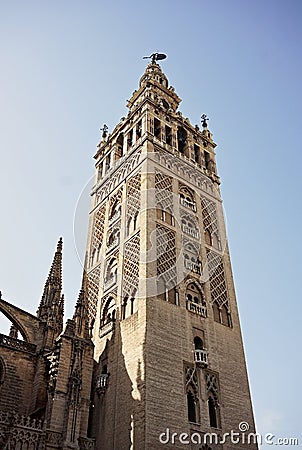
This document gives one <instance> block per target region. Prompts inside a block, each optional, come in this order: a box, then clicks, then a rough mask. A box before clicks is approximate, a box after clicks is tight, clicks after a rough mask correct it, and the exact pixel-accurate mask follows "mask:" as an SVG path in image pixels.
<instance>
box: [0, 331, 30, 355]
mask: <svg viewBox="0 0 302 450" xmlns="http://www.w3.org/2000/svg"><path fill="white" fill-rule="evenodd" d="M0 346H2V347H8V348H11V349H13V350H19V351H21V352H27V353H35V351H36V348H37V346H36V345H35V344H31V343H29V342H26V341H21V340H20V339H15V338H11V337H10V336H6V335H5V334H0Z"/></svg>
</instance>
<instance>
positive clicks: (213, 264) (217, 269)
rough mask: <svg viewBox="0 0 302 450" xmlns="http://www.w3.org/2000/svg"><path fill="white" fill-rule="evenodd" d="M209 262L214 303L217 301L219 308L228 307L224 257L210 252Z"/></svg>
mask: <svg viewBox="0 0 302 450" xmlns="http://www.w3.org/2000/svg"><path fill="white" fill-rule="evenodd" d="M207 260H208V271H209V279H210V289H211V300H212V303H214V302H215V301H216V302H217V303H218V305H219V306H222V305H223V304H227V305H228V294H227V287H226V283H225V274H224V268H223V260H222V256H221V255H219V254H217V253H215V252H213V251H209V252H208V254H207Z"/></svg>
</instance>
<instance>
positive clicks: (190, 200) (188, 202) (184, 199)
mask: <svg viewBox="0 0 302 450" xmlns="http://www.w3.org/2000/svg"><path fill="white" fill-rule="evenodd" d="M179 202H180V204H181V205H182V206H185V207H186V208H189V209H191V210H192V211H194V212H196V205H195V199H194V194H193V192H192V191H191V190H190V189H188V188H186V187H182V188H181V189H180V191H179Z"/></svg>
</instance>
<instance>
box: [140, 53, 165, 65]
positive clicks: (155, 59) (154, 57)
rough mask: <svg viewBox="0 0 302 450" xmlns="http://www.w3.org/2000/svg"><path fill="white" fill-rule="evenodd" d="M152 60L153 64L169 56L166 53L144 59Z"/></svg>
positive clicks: (153, 54)
mask: <svg viewBox="0 0 302 450" xmlns="http://www.w3.org/2000/svg"><path fill="white" fill-rule="evenodd" d="M149 58H151V62H152V64H154V63H156V61H160V60H161V59H166V58H167V55H165V54H164V53H152V55H150V56H144V57H143V59H149Z"/></svg>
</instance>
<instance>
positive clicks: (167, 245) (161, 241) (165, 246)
mask: <svg viewBox="0 0 302 450" xmlns="http://www.w3.org/2000/svg"><path fill="white" fill-rule="evenodd" d="M156 249H157V275H158V276H159V275H161V276H162V277H163V278H164V279H165V281H166V282H169V281H175V280H176V249H175V232H174V231H172V230H170V229H168V228H165V227H163V226H162V225H157V226H156Z"/></svg>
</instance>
